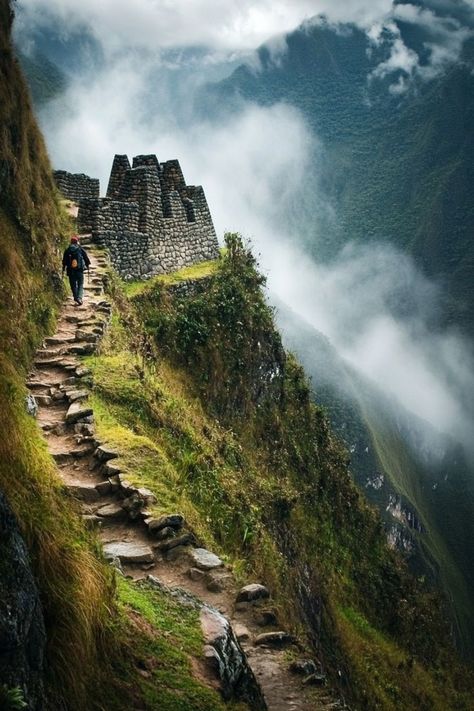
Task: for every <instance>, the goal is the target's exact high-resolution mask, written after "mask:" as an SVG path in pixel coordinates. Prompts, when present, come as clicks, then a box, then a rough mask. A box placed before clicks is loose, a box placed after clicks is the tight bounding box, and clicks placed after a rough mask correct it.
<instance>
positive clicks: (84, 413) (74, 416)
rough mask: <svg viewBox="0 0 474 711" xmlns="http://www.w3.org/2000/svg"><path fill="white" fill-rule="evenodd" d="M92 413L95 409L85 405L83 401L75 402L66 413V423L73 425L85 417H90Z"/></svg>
mask: <svg viewBox="0 0 474 711" xmlns="http://www.w3.org/2000/svg"><path fill="white" fill-rule="evenodd" d="M92 414H93V410H92V408H91V407H88V406H87V405H84V403H82V402H73V403H72V405H70V406H69V409H68V411H67V413H66V424H68V425H72V424H74V423H75V422H77V421H78V420H82V419H83V418H84V417H90V416H91V415H92Z"/></svg>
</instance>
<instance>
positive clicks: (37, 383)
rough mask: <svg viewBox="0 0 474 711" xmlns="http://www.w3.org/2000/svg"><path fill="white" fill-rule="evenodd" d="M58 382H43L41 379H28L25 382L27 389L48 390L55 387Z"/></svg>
mask: <svg viewBox="0 0 474 711" xmlns="http://www.w3.org/2000/svg"><path fill="white" fill-rule="evenodd" d="M58 385H59V383H45V382H43V381H41V380H30V381H28V382H27V383H26V387H27V388H28V389H29V390H49V389H50V388H52V387H53V388H54V387H57V386H58Z"/></svg>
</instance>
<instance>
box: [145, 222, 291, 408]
mask: <svg viewBox="0 0 474 711" xmlns="http://www.w3.org/2000/svg"><path fill="white" fill-rule="evenodd" d="M226 245H227V251H226V253H225V255H224V257H222V260H221V264H220V269H219V270H218V272H217V274H216V276H215V277H214V278H212V279H211V280H210V281H209V285H208V288H207V289H206V290H205V291H203V292H202V293H199V294H197V295H196V296H194V298H188V297H186V296H184V297H179V296H178V297H177V298H175V299H173V300H172V301H170V300H169V299H167V298H166V295H165V291H164V290H163V288H162V287H161V285H160V286H159V287H158V288H157V290H156V291H154V292H153V291H152V292H151V293H150V292H149V291H147V292H146V294H145V295H144V296H143V297H140V296H138V297H137V299H136V301H137V303H139V304H140V305H142V306H143V308H144V314H145V317H144V318H145V325H146V326H147V327H148V328H149V329H150V330H151V331H152V332H153V333H154V334H155V338H156V342H157V343H159V344H160V345H161V346H162V347H165V348H166V349H167V351H168V353H170V354H171V353H172V354H173V356H174V357H176V358H177V359H178V361H179V362H180V363H181V364H182V365H187V366H189V367H190V368H192V370H193V372H194V373H199V384H200V387H201V389H202V392H203V393H205V394H206V397H207V398H208V400H209V403H210V404H212V406H213V407H214V409H215V412H216V413H217V414H218V415H219V416H229V415H230V413H234V414H237V413H239V414H241V415H242V414H244V413H245V412H247V411H248V410H250V409H252V408H253V407H254V406H255V405H261V404H262V401H263V399H264V398H265V397H266V396H267V394H268V393H267V390H268V392H270V391H271V392H272V397H274V398H278V397H280V396H281V392H279V383H280V379H279V377H278V372H279V370H280V369H281V367H282V364H283V361H284V358H285V356H284V352H283V349H282V346H281V340H280V337H279V335H278V334H277V333H276V332H274V331H273V330H271V328H270V326H271V324H272V312H271V309H270V307H269V306H267V304H266V303H265V302H264V300H263V299H262V298H261V287H262V286H263V284H264V278H263V277H262V276H261V275H259V274H258V273H257V272H256V270H255V260H254V257H253V256H252V254H251V252H250V250H249V249H248V248H246V247H245V246H244V245H243V243H242V241H241V239H240V238H239V236H238V235H236V234H228V235H226ZM157 307H158V308H157ZM275 376H277V377H275ZM256 383H257V384H258V385H255V384H256Z"/></svg>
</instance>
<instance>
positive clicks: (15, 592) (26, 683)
mask: <svg viewBox="0 0 474 711" xmlns="http://www.w3.org/2000/svg"><path fill="white" fill-rule="evenodd" d="M45 644H46V633H45V627H44V620H43V611H42V608H41V602H40V598H39V593H38V588H37V586H36V582H35V579H34V576H33V573H32V570H31V564H30V559H29V555H28V551H27V549H26V545H25V542H24V541H23V538H22V536H21V534H20V531H19V529H18V524H17V522H16V519H15V517H14V515H13V513H12V511H11V509H10V507H9V505H8V503H7V501H6V499H5V497H4V496H3V494H2V493H1V492H0V686H4V687H5V688H6V689H10V690H13V689H18V690H21V693H22V694H23V698H24V700H25V701H26V703H27V704H28V709H30V710H31V711H39V710H40V709H42V708H43V680H42V677H43V662H44V650H45ZM2 708H3V707H2Z"/></svg>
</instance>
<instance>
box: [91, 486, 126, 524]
mask: <svg viewBox="0 0 474 711" xmlns="http://www.w3.org/2000/svg"><path fill="white" fill-rule="evenodd" d="M96 491H97V489H96ZM97 496H99V492H98V491H97ZM96 514H97V516H101V517H102V518H113V519H123V518H125V517H126V515H127V512H126V511H125V510H124V509H123V508H122V507H121V506H120V504H118V503H116V502H114V503H112V504H105V505H104V506H101V507H100V508H99V509H97V511H96Z"/></svg>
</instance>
